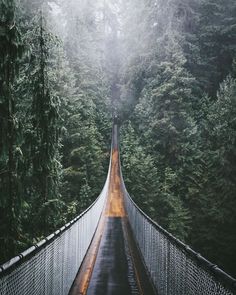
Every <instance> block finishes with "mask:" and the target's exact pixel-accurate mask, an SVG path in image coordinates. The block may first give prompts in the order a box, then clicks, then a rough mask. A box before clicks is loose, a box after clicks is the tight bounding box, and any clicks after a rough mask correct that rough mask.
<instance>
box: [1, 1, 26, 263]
mask: <svg viewBox="0 0 236 295" xmlns="http://www.w3.org/2000/svg"><path fill="white" fill-rule="evenodd" d="M15 9H16V4H15V1H13V0H11V1H7V2H6V1H0V196H1V197H0V230H1V243H0V244H1V246H0V254H1V259H6V257H8V256H9V255H12V256H13V255H14V254H15V252H16V244H17V240H18V238H19V234H20V227H19V211H20V207H21V192H20V184H19V175H18V174H19V173H20V171H19V170H18V164H19V162H20V161H21V157H22V152H21V149H20V147H19V141H20V132H19V125H18V124H19V122H18V118H17V117H16V101H17V100H18V99H19V98H18V97H14V95H13V84H14V81H15V79H16V76H17V72H18V67H19V60H20V57H21V54H22V50H23V49H22V43H21V35H20V32H19V29H18V26H17V24H16V21H15Z"/></svg>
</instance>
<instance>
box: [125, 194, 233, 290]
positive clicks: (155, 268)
mask: <svg viewBox="0 0 236 295" xmlns="http://www.w3.org/2000/svg"><path fill="white" fill-rule="evenodd" d="M125 207H126V211H127V215H128V219H129V222H130V225H131V228H132V231H133V234H134V237H135V239H136V242H137V244H138V247H139V249H140V252H141V254H142V257H143V260H144V262H145V264H146V267H147V270H148V272H149V275H150V277H151V279H152V282H153V284H154V286H155V288H156V290H157V294H158V295H185V294H188V295H203V294H204V295H216V294H218V295H233V294H236V291H235V292H234V291H232V289H231V288H228V287H227V286H225V284H224V283H222V281H221V280H218V279H217V278H216V277H215V276H214V275H213V273H211V272H210V271H208V270H206V269H205V268H204V266H202V265H200V264H199V263H198V261H197V259H194V258H193V257H191V255H189V253H188V252H187V251H186V250H185V249H184V248H183V247H182V248H181V247H180V246H178V245H177V244H175V243H174V242H173V241H172V240H171V239H170V238H169V237H168V236H167V235H166V234H164V232H162V231H161V230H158V228H157V227H156V226H155V225H154V223H152V222H151V221H150V220H149V219H148V218H147V217H146V216H145V215H144V214H142V212H141V211H140V210H139V209H138V208H137V207H136V205H135V204H134V203H133V201H132V200H131V198H130V197H129V195H128V193H127V194H126V195H125Z"/></svg>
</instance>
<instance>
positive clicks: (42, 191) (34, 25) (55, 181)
mask: <svg viewBox="0 0 236 295" xmlns="http://www.w3.org/2000/svg"><path fill="white" fill-rule="evenodd" d="M113 114H117V115H118V120H119V125H120V149H121V163H122V169H123V170H122V171H123V177H124V180H125V183H126V186H127V189H128V191H129V193H130V195H131V197H132V198H133V199H134V200H135V202H137V204H138V205H139V206H140V207H141V209H142V210H143V211H144V212H145V213H147V214H148V215H149V216H151V218H152V219H153V220H155V221H156V222H158V223H159V224H160V225H161V226H163V227H164V228H165V229H167V230H168V231H169V232H170V233H172V234H173V235H175V236H176V237H178V238H179V239H180V240H181V241H183V242H185V243H187V244H188V245H190V246H191V247H192V248H193V249H194V250H195V251H198V252H200V253H201V254H202V255H203V256H205V257H206V258H207V259H209V260H210V261H212V262H213V263H216V264H217V265H219V266H220V267H221V268H222V269H223V270H225V271H226V272H228V273H229V274H231V275H232V276H236V254H235V249H236V230H235V229H236V1H235V0H227V1H224V0H70V1H68V0H54V1H53V0H50V1H49V0H48V1H47V0H0V264H1V263H4V262H6V261H7V260H8V259H10V258H12V257H13V256H14V255H16V254H17V253H19V252H20V251H22V250H25V249H27V248H28V247H30V246H31V245H32V244H34V243H36V242H38V241H40V240H41V239H42V238H43V237H45V236H47V235H48V234H50V233H52V232H53V231H55V230H57V229H58V228H59V227H60V226H62V225H64V224H65V223H66V222H68V221H70V220H71V219H72V218H74V217H75V216H77V215H78V214H79V213H80V212H82V211H83V210H84V209H86V208H87V207H88V206H89V205H90V204H91V203H92V202H93V201H94V200H95V199H96V198H97V196H98V195H99V193H100V191H101V189H102V187H103V185H104V181H105V179H106V175H107V169H108V164H109V151H110V140H111V126H112V116H113Z"/></svg>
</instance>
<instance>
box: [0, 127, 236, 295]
mask: <svg viewBox="0 0 236 295" xmlns="http://www.w3.org/2000/svg"><path fill="white" fill-rule="evenodd" d="M3 294H4V295H11V294H16V295H28V294H29V295H32V294H37V295H44V294H47V295H61V294H63V295H64V294H65V295H66V294H70V295H75V294H88V295H93V294H94V295H100V294H101V295H107V294H109V295H129V294H140V295H142V294H145V295H152V294H158V295H162V294H163V295H196V294H199V295H205V294H206V295H208V294H209V295H215V294H222V295H223V294H236V280H235V279H233V278H232V277H230V276H229V275H227V274H226V273H224V272H223V271H222V270H220V269H219V268H218V267H217V266H215V265H213V264H211V263H210V262H209V261H207V260H206V259H205V258H203V257H202V256H201V255H200V254H198V253H196V252H194V251H193V250H192V249H190V248H189V247H188V246H187V245H185V244H183V243H182V242H181V241H179V240H178V239H176V238H175V237H173V236H172V235H171V234H170V233H168V232H167V231H165V230H164V229H163V228H162V227H160V226H159V225H158V224H156V223H155V222H154V221H152V220H151V219H150V218H149V217H148V216H147V215H145V213H143V212H142V211H141V210H140V209H139V208H138V207H137V205H136V204H135V203H134V202H133V201H132V200H131V198H130V197H129V194H128V192H127V191H126V188H125V185H124V181H123V178H122V173H121V169H120V161H119V149H118V127H117V125H116V124H114V125H113V132H112V149H111V159H110V166H109V171H108V176H107V180H106V183H105V186H104V188H103V191H102V193H101V194H100V196H99V197H98V199H97V200H96V201H95V202H94V203H93V204H92V205H91V206H90V207H89V208H88V209H87V210H86V211H85V212H83V213H82V214H81V215H79V216H78V217H76V218H75V219H74V220H72V221H71V222H69V223H68V224H66V225H65V226H64V227H62V228H61V229H60V230H58V231H56V232H55V233H53V234H52V235H50V236H48V237H47V238H46V239H44V240H42V241H41V242H40V243H38V244H37V245H35V246H33V247H31V248H29V249H28V250H26V251H25V252H23V253H21V254H20V255H19V256H17V257H15V258H13V259H11V260H10V261H9V262H7V263H5V264H4V265H2V266H0V295H3Z"/></svg>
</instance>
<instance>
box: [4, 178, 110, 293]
mask: <svg viewBox="0 0 236 295" xmlns="http://www.w3.org/2000/svg"><path fill="white" fill-rule="evenodd" d="M108 175H109V174H108ZM108 178H109V177H108ZM108 178H107V181H106V184H105V186H104V189H103V191H102V193H101V194H100V196H99V197H98V199H97V200H96V201H95V202H94V203H93V204H92V205H91V206H90V207H89V208H88V209H87V210H86V211H85V212H83V213H82V214H81V215H79V216H78V217H76V218H75V219H74V220H72V221H71V222H69V223H68V224H66V225H65V226H64V227H62V228H61V229H60V230H58V231H56V232H55V233H54V234H52V235H50V236H49V237H47V238H46V239H44V240H43V241H41V242H40V243H38V244H37V245H35V246H33V247H31V248H30V249H28V250H26V251H25V252H23V253H22V254H20V255H18V256H17V257H15V258H13V259H12V260H10V261H9V262H7V263H5V264H4V265H2V266H1V267H0V295H13V294H14V295H32V294H35V295H66V294H68V293H69V290H70V288H71V286H72V283H73V281H74V279H75V277H76V274H77V272H78V270H79V268H80V266H81V263H82V261H83V259H84V257H85V254H86V252H87V250H88V248H89V245H90V243H91V241H92V238H93V235H94V233H95V231H96V228H97V225H98V222H99V219H100V216H101V213H102V211H103V208H104V204H105V199H106V195H107V192H108V184H109V183H108V181H109V179H108Z"/></svg>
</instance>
